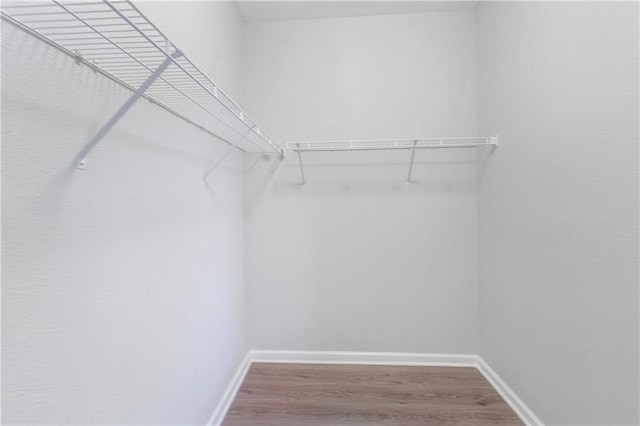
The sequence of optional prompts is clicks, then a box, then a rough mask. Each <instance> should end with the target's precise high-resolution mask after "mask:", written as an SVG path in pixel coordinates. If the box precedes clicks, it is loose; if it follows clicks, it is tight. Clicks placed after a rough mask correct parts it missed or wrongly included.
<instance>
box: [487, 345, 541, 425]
mask: <svg viewBox="0 0 640 426" xmlns="http://www.w3.org/2000/svg"><path fill="white" fill-rule="evenodd" d="M476 368H477V369H478V371H480V373H482V375H483V376H484V377H485V379H487V381H488V382H489V383H491V386H493V387H494V388H495V390H496V391H498V393H499V394H500V396H501V397H502V399H504V400H505V401H506V402H507V404H509V406H510V407H511V409H512V410H513V411H514V412H515V413H516V414H517V415H518V417H520V420H522V421H523V422H524V424H526V425H528V426H544V424H543V423H542V421H541V420H540V419H539V418H538V417H537V416H536V415H535V414H533V411H531V410H530V409H529V407H527V405H526V404H525V403H524V402H522V400H521V399H520V398H518V395H516V394H515V392H514V391H513V390H511V388H510V387H509V386H507V384H506V383H505V382H504V380H502V379H501V378H500V376H498V374H497V373H496V372H495V371H493V369H492V368H491V367H489V364H487V363H486V362H484V360H483V359H482V358H480V357H478V365H477V367H476Z"/></svg>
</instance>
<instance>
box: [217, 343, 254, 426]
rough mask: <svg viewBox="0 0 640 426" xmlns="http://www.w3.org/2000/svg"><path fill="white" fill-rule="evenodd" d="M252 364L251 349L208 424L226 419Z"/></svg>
mask: <svg viewBox="0 0 640 426" xmlns="http://www.w3.org/2000/svg"><path fill="white" fill-rule="evenodd" d="M250 366H251V351H249V352H247V355H245V357H244V359H243V360H242V362H241V363H240V365H239V366H238V369H237V370H236V372H235V374H234V375H233V377H232V378H231V381H230V382H229V385H228V386H227V388H226V389H225V391H224V393H223V394H222V398H220V401H219V402H218V405H217V406H216V408H215V410H214V411H213V414H211V417H210V418H209V421H208V422H207V425H211V426H220V425H221V424H222V421H223V420H224V416H226V415H227V411H228V410H229V407H231V403H232V402H233V400H234V399H235V397H236V394H237V393H238V390H239V389H240V385H241V384H242V382H243V380H244V377H245V376H246V375H247V371H249V367H250Z"/></svg>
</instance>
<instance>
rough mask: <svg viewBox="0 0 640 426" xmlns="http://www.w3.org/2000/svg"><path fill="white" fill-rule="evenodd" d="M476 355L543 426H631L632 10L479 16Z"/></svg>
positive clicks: (634, 264) (531, 10) (634, 250)
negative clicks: (481, 170)
mask: <svg viewBox="0 0 640 426" xmlns="http://www.w3.org/2000/svg"><path fill="white" fill-rule="evenodd" d="M478 46H479V48H478V69H479V77H478V88H479V97H478V114H479V131H480V133H500V137H501V142H502V145H501V146H500V148H499V149H498V150H497V151H496V153H495V155H494V156H493V158H492V159H491V163H490V164H489V167H488V168H487V171H486V175H485V178H484V182H483V186H482V192H481V194H480V209H479V212H480V229H481V234H480V238H479V240H480V243H481V289H480V290H481V292H480V294H481V335H480V342H481V351H480V353H481V355H482V356H483V357H484V358H485V359H486V360H487V361H488V362H489V363H490V364H491V366H492V367H493V368H494V369H495V370H496V371H497V372H498V373H499V374H500V375H501V376H502V377H503V378H504V379H505V381H506V382H507V383H509V385H510V386H511V387H512V388H513V389H514V390H515V391H516V392H517V393H518V395H519V396H520V397H522V398H523V399H524V400H525V401H526V402H527V403H528V404H529V405H530V407H531V408H532V409H533V410H534V412H535V413H536V414H538V415H539V416H540V418H541V419H542V420H543V421H544V422H545V423H547V424H553V425H555V424H565V425H578V424H580V425H586V424H594V425H595V424H598V425H604V424H607V425H614V424H615V425H620V424H638V422H639V419H638V356H639V354H638V4H637V3H632V2H628V3H609V2H589V3H580V2H571V3H543V2H540V3H538V2H531V3H508V2H507V3H503V2H500V3H492V2H487V3H481V4H480V6H479V9H478Z"/></svg>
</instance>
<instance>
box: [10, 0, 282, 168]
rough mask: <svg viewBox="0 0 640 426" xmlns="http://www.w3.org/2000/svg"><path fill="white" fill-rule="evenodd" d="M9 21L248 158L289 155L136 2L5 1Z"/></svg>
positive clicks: (126, 0) (123, 0)
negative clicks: (262, 155)
mask: <svg viewBox="0 0 640 426" xmlns="http://www.w3.org/2000/svg"><path fill="white" fill-rule="evenodd" d="M2 18H3V20H5V21H8V22H10V23H12V24H14V25H16V26H18V27H20V28H22V29H23V30H25V31H27V32H29V33H31V34H32V35H34V36H36V37H38V38H40V39H41V40H43V41H45V42H47V43H49V44H50V45H52V46H54V47H56V48H58V49H59V50H61V51H63V52H65V53H67V54H68V55H70V56H72V57H74V58H75V59H76V62H78V63H84V64H87V65H89V66H91V67H93V69H94V70H96V71H98V72H100V73H101V74H103V75H105V76H107V77H109V78H111V79H112V80H115V81H117V82H118V83H120V84H122V85H124V86H126V87H127V88H129V89H131V90H132V91H134V92H135V95H137V96H138V97H140V96H141V97H144V98H146V99H148V100H150V101H151V102H153V103H155V104H156V105H158V106H160V107H162V108H164V109H165V110H167V111H169V112H171V113H173V114H175V115H177V116H178V117H180V118H182V119H184V120H185V121H187V122H188V123H190V124H192V125H194V126H197V127H198V128H200V129H201V130H203V131H205V132H207V133H209V134H211V135H213V136H215V137H217V138H219V139H221V140H222V141H224V142H226V143H228V144H230V145H232V146H234V147H236V148H237V149H239V150H241V151H243V152H253V153H265V152H272V153H279V154H281V155H282V153H283V150H282V148H281V147H280V146H278V145H277V144H276V143H275V142H273V140H272V138H271V137H269V135H268V134H267V133H266V132H265V131H264V130H263V129H262V128H260V127H259V126H258V124H257V123H256V122H255V121H253V120H252V119H251V118H249V117H248V116H247V115H246V114H245V113H244V112H243V110H242V109H241V108H240V107H239V106H238V105H237V104H236V103H235V102H234V101H233V100H232V99H231V98H230V97H229V96H227V95H226V94H225V93H224V92H223V91H222V90H221V89H220V87H218V86H217V85H216V84H215V83H214V82H213V81H212V80H211V79H210V78H209V77H207V75H206V74H205V73H204V72H203V71H202V70H201V69H200V68H198V67H197V66H196V65H195V64H194V63H193V62H192V61H191V60H189V58H188V57H187V56H186V55H185V54H184V53H183V52H182V51H181V50H180V49H179V48H178V47H177V46H176V45H174V44H173V43H172V42H171V41H170V40H169V39H168V38H167V37H166V36H165V35H164V34H163V33H162V32H161V31H160V30H159V29H158V28H157V27H156V26H155V25H154V24H153V23H152V22H151V21H150V20H149V19H147V17H145V16H144V14H142V12H140V10H138V8H137V7H136V6H134V5H133V4H132V3H131V1H129V0H114V1H110V0H103V1H91V0H89V1H82V0H80V1H67V0H65V1H59V0H48V1H37V2H26V1H4V2H3V4H2ZM163 67H164V68H163ZM145 84H147V85H148V86H147V87H144V86H145ZM136 99H137V97H136ZM133 102H135V99H133V101H131V104H133ZM129 107H130V105H129ZM127 109H128V108H127ZM125 112H126V109H125V110H124V112H123V113H122V114H124V113H125ZM117 115H118V114H116V116H117ZM118 118H120V117H117V118H116V119H115V121H117V119H118ZM108 124H109V123H108ZM108 124H107V125H106V126H105V127H107V126H108ZM112 124H115V122H114V123H112ZM109 128H110V127H109ZM107 131H108V129H107ZM105 133H106V132H105ZM97 136H98V135H97ZM96 143H97V142H96ZM94 145H95V144H94ZM91 148H93V146H91V147H90V148H89V150H88V151H90V149H91ZM88 151H87V152H83V153H81V157H83V156H84V155H86V154H87V153H88ZM82 154H84V155H82Z"/></svg>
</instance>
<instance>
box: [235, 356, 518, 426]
mask: <svg viewBox="0 0 640 426" xmlns="http://www.w3.org/2000/svg"><path fill="white" fill-rule="evenodd" d="M522 424H523V423H522V422H521V421H520V420H519V418H518V417H517V416H516V414H515V413H514V412H513V411H512V410H511V408H510V407H509V406H508V405H507V403H506V402H505V401H504V400H503V399H502V398H501V397H500V395H499V394H498V393H497V392H496V390H495V389H494V388H493V387H492V386H491V385H490V384H489V383H488V382H487V381H486V380H485V378H484V377H483V376H482V374H480V372H479V371H478V370H476V369H475V368H471V367H469V368H467V367H404V366H403V367H396V366H377V365H375V366H374V365H319V364H270V363H254V364H252V365H251V368H250V369H249V372H248V373H247V376H246V377H245V379H244V382H243V383H242V385H241V387H240V390H239V391H238V394H237V395H236V398H235V400H234V401H233V403H232V404H231V407H230V409H229V411H228V412H227V416H226V417H225V420H224V422H223V425H224V426H239V425H272V426H275V425H278V426H286V425H296V426H307V425H345V426H346V425H398V426H400V425H402V426H413V425H421V426H424V425H434V426H435V425H437V426H448V425H465V426H467V425H508V426H515V425H522Z"/></svg>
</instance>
